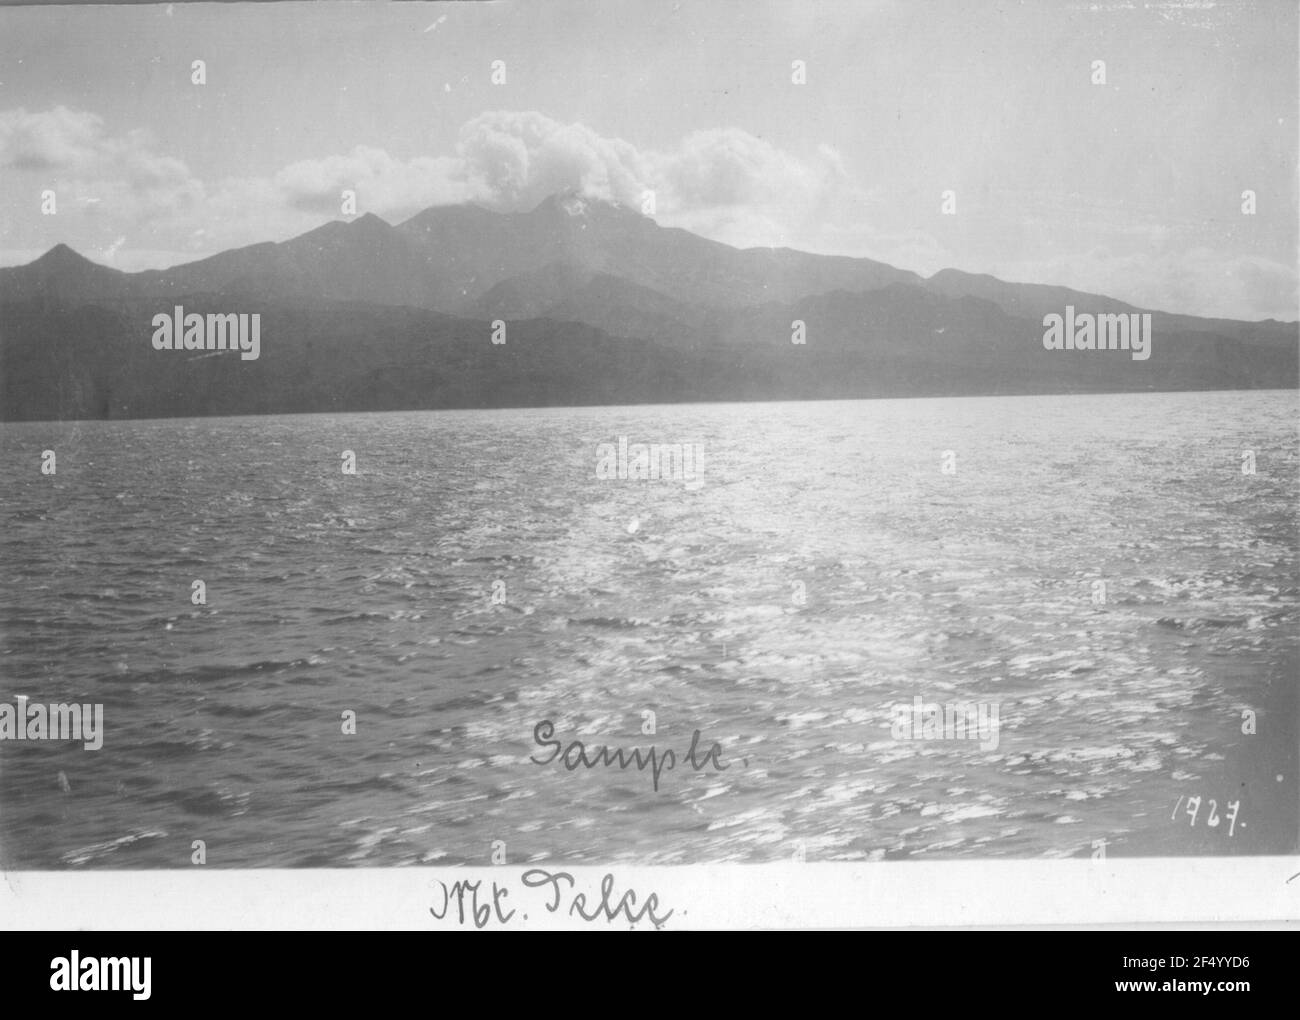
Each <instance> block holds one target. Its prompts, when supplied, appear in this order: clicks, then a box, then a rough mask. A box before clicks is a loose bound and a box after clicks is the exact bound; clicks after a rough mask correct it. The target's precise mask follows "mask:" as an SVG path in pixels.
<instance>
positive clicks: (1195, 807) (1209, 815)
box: [1169, 797, 1246, 839]
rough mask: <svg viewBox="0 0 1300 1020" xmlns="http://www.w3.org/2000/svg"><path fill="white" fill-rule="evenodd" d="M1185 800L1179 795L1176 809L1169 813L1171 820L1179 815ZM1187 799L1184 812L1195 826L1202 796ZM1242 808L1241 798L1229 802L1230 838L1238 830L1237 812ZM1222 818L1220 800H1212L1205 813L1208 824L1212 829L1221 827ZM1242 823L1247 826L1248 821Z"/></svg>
mask: <svg viewBox="0 0 1300 1020" xmlns="http://www.w3.org/2000/svg"><path fill="white" fill-rule="evenodd" d="M1183 800H1184V798H1183V797H1179V798H1178V803H1177V804H1175V805H1174V810H1173V811H1172V812H1171V813H1170V815H1169V818H1170V820H1171V821H1172V820H1174V819H1175V818H1177V816H1178V809H1179V808H1180V807H1182V805H1183ZM1186 800H1187V810H1186V811H1185V812H1183V813H1184V814H1186V815H1188V816H1189V817H1190V818H1191V819H1192V822H1191V824H1192V826H1193V827H1195V825H1196V816H1197V815H1199V814H1200V813H1201V798H1200V797H1187V798H1186ZM1240 809H1241V801H1239V800H1234V801H1232V802H1231V803H1230V804H1228V813H1227V815H1226V817H1227V819H1228V838H1229V839H1231V838H1232V836H1233V834H1234V832H1235V831H1236V828H1237V812H1238V811H1239V810H1240ZM1221 820H1222V819H1220V818H1219V802H1218V801H1217V800H1211V801H1210V807H1209V811H1207V812H1206V815H1205V824H1206V825H1208V826H1209V827H1210V828H1211V829H1217V828H1218V827H1219V823H1220V821H1221ZM1241 824H1242V826H1243V827H1245V824H1246V823H1245V822H1242V823H1241Z"/></svg>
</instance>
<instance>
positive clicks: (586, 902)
mask: <svg viewBox="0 0 1300 1020" xmlns="http://www.w3.org/2000/svg"><path fill="white" fill-rule="evenodd" d="M520 881H522V882H523V884H524V886H525V887H526V888H528V889H543V890H545V892H546V902H544V903H543V904H542V906H543V907H545V909H546V911H547V912H548V913H551V914H556V913H559V912H560V911H561V909H562V908H563V907H564V906H565V905H566V904H567V906H568V910H567V911H566V914H567V916H569V917H580V918H582V919H583V920H584V921H601V920H603V921H605V923H607V924H610V923H613V922H614V921H626V922H628V923H630V924H633V925H635V924H638V923H640V922H641V921H643V920H648V921H649V922H650V923H651V924H653V925H654V926H655V927H656V928H662V927H663V926H664V922H666V921H667V920H668V918H670V917H672V916H673V911H672V910H669V911H667V912H666V913H660V910H661V909H662V907H661V905H660V903H659V894H658V893H654V892H652V893H650V894H649V895H648V896H646V897H645V899H644V900H643V901H642V902H641V903H640V906H639V907H638V902H637V901H638V897H637V893H636V890H635V889H628V890H627V891H626V892H624V893H623V895H622V896H619V897H618V898H617V899H615V890H614V876H613V875H612V874H609V873H608V872H607V873H606V874H605V877H604V878H602V879H601V880H600V897H599V898H598V899H596V898H594V894H593V895H591V896H589V895H588V892H586V891H583V890H581V889H578V888H577V884H578V883H577V879H575V878H574V877H573V876H572V875H571V874H569V873H568V872H567V871H556V872H550V871H547V870H545V869H544V868H529V869H528V870H527V871H525V872H524V873H523V875H522V876H521V878H520ZM437 884H438V887H439V888H440V889H441V901H440V902H435V904H434V906H431V907H430V908H429V913H430V914H432V915H433V916H434V917H436V918H437V919H438V920H439V921H442V920H446V919H448V918H450V919H451V920H452V921H454V922H455V923H457V924H461V925H465V924H472V925H474V927H475V928H486V927H487V926H488V925H489V924H492V923H493V922H495V923H496V924H498V925H505V924H507V923H508V922H509V921H510V920H511V918H513V917H514V916H515V915H516V914H518V913H519V907H513V906H510V905H509V904H508V903H507V901H508V900H509V899H510V889H509V888H508V887H507V886H503V885H502V884H501V883H500V882H497V881H496V880H495V879H494V880H493V881H492V882H491V883H490V888H489V883H487V882H484V881H478V882H471V881H467V880H465V879H462V880H461V881H459V882H453V883H452V884H451V885H450V886H448V885H447V883H446V882H439V883H437ZM434 895H435V898H436V897H437V896H438V894H437V893H435V894H434ZM523 916H524V919H527V917H528V915H527V914H524V915H523Z"/></svg>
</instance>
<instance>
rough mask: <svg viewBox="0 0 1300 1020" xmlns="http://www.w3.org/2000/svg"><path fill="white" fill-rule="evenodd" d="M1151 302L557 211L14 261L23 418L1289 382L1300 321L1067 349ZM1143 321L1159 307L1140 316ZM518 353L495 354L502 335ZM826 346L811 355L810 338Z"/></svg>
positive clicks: (1163, 329)
mask: <svg viewBox="0 0 1300 1020" xmlns="http://www.w3.org/2000/svg"><path fill="white" fill-rule="evenodd" d="M178 304H179V305H183V306H184V308H185V310H186V311H187V312H200V313H228V312H242V313H248V314H251V313H259V314H260V315H261V317H262V319H261V337H262V340H261V356H260V357H259V358H258V359H257V360H255V361H252V360H249V361H244V360H241V359H240V358H239V355H238V354H235V353H229V352H216V353H212V352H207V351H202V352H200V351H185V350H179V351H178V350H172V351H156V350H154V349H153V347H152V346H151V343H150V338H151V336H152V334H153V327H152V325H151V323H152V318H153V316H154V315H155V314H157V313H160V312H163V313H170V312H171V310H172V308H173V307H174V306H175V305H178ZM1066 304H1072V305H1074V306H1075V308H1076V310H1077V311H1079V312H1084V311H1087V312H1112V313H1113V312H1125V311H1129V310H1130V308H1129V306H1127V305H1125V304H1124V303H1122V302H1118V301H1114V300H1112V299H1109V298H1106V297H1104V296H1100V295H1090V294H1084V293H1081V292H1077V291H1072V290H1069V289H1066V288H1058V287H1042V286H1038V285H1029V284H1015V283H1005V282H1003V281H999V280H996V279H994V278H992V277H986V276H975V275H971V274H966V273H960V272H957V271H955V270H945V271H943V272H941V273H937V274H936V275H935V276H933V277H931V278H930V279H929V280H922V279H921V278H920V277H917V276H916V275H915V274H912V273H908V272H904V271H902V270H897V269H893V268H892V267H890V266H886V265H883V264H881V263H877V262H871V261H869V260H866V259H845V258H831V257H826V256H819V255H810V254H806V253H802V252H794V251H789V250H784V249H749V250H739V249H735V248H731V247H728V246H726V245H722V244H718V243H717V242H713V241H708V240H705V239H704V238H700V237H696V236H695V235H692V234H690V233H687V232H686V231H681V230H670V229H665V228H662V227H659V226H657V225H656V224H655V223H654V222H653V221H652V220H650V219H647V218H646V217H643V216H640V215H639V214H637V213H635V212H633V211H632V210H629V209H626V208H623V207H620V206H615V205H611V204H608V203H601V202H595V201H593V200H590V199H583V198H580V197H578V196H576V195H573V194H564V195H558V196H553V197H552V198H551V199H548V200H547V201H545V202H543V203H542V204H541V205H540V206H538V207H537V208H536V209H534V210H532V211H531V212H527V213H517V214H499V213H493V212H489V211H486V210H483V209H478V208H475V207H445V208H436V209H429V210H426V211H425V212H423V213H420V214H419V215H417V216H415V217H412V218H411V219H410V220H407V221H406V222H405V223H403V224H401V225H399V226H397V227H394V226H390V225H389V224H388V223H385V222H384V221H383V220H381V219H379V218H378V217H376V216H363V217H360V218H359V219H357V220H354V221H351V222H348V223H343V222H334V223H328V224H326V225H324V226H322V227H319V228H317V229H316V230H313V231H310V232H309V233H306V234H303V235H302V236H300V237H296V238H293V239H291V240H289V241H285V242H282V243H265V244H258V245H253V246H250V247H247V248H240V249H235V250H232V251H227V252H223V253H221V254H219V255H215V256H213V257H211V258H208V259H203V260H200V261H198V262H192V263H188V264H186V265H182V266H176V267H174V268H172V269H167V270H159V271H150V272H144V273H122V272H118V271H117V270H113V269H109V268H107V267H104V266H99V265H96V264H95V263H92V262H90V261H89V260H87V259H84V258H82V257H81V256H80V255H78V254H77V253H75V252H73V251H72V250H71V249H69V248H67V247H66V246H63V245H59V246H57V247H55V248H53V249H51V251H49V252H47V253H46V254H45V255H43V256H42V257H41V258H39V259H37V260H36V261H35V262H33V263H31V264H29V265H26V266H18V267H14V268H10V269H0V416H3V418H4V419H7V420H14V419H48V418H121V417H158V416H187V415H202V414H244V413H277V412H279V413H288V412H297V411H327V410H337V411H361V410H380V409H402V408H436V407H501V406H532V405H563V404H574V405H577V404H588V405H590V404H618V403H634V402H676V401H694V400H748V399H817V398H827V397H867V396H918V395H963V394H995V393H1072V392H1126V391H1146V390H1178V389H1239V388H1261V387H1269V388H1288V387H1295V386H1296V385H1297V374H1298V371H1300V370H1298V361H1300V359H1298V357H1297V349H1298V344H1297V339H1298V333H1297V326H1296V324H1295V323H1277V322H1265V323H1243V322H1232V321H1228V320H1211V319H1198V318H1195V317H1191V316H1181V315H1173V314H1168V313H1164V312H1157V313H1154V314H1153V317H1152V319H1153V331H1154V335H1155V338H1154V343H1153V354H1152V357H1151V359H1150V360H1148V361H1135V360H1133V359H1132V358H1130V356H1129V354H1128V353H1127V352H1124V351H1047V350H1044V349H1043V345H1042V335H1043V325H1042V321H1043V316H1044V315H1045V314H1048V313H1057V314H1059V313H1061V312H1063V311H1064V307H1065V305H1066ZM1133 310H1134V311H1136V310H1135V309H1133ZM498 319H500V320H506V321H507V322H508V329H507V342H506V343H505V344H504V345H497V344H493V343H491V340H490V335H491V326H490V323H491V322H492V321H493V320H498ZM796 320H798V321H799V322H802V323H803V324H804V329H805V332H806V342H805V343H804V344H802V345H799V344H793V343H791V334H792V324H793V323H794V322H795V321H796Z"/></svg>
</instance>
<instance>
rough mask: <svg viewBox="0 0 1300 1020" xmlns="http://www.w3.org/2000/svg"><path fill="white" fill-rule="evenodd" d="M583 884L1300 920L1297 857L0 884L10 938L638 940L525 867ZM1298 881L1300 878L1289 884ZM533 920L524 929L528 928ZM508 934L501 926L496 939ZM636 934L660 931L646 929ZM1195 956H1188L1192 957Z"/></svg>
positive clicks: (674, 902)
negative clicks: (328, 934)
mask: <svg viewBox="0 0 1300 1020" xmlns="http://www.w3.org/2000/svg"><path fill="white" fill-rule="evenodd" d="M532 867H539V868H544V869H546V870H548V871H550V872H552V873H555V872H558V871H567V872H569V873H570V874H571V875H573V876H574V879H575V880H576V883H577V884H576V885H575V886H574V887H573V891H574V892H577V891H585V892H586V893H587V910H588V913H591V912H592V911H593V909H594V908H595V906H596V904H597V903H598V901H599V899H600V893H599V887H600V883H601V880H602V879H603V878H604V876H605V875H606V874H607V873H610V874H612V875H613V876H614V882H615V896H616V898H617V897H620V896H621V895H622V894H623V892H625V891H626V890H628V889H629V888H631V889H634V890H636V892H637V893H638V897H637V902H638V904H639V903H641V902H643V901H644V899H645V897H646V896H648V895H649V894H650V893H651V892H653V893H656V894H657V895H658V898H659V902H660V904H661V908H660V911H659V912H660V914H663V913H664V912H666V911H667V910H669V909H671V910H672V911H673V914H672V916H671V917H670V918H669V919H668V920H667V923H666V924H665V928H668V929H689V928H706V929H737V928H855V927H868V928H895V927H897V928H903V927H935V926H962V927H993V926H999V927H1005V926H1022V927H1025V926H1030V927H1033V926H1052V925H1070V926H1081V925H1135V924H1138V925H1140V924H1176V925H1191V926H1203V927H1204V926H1210V925H1223V924H1238V925H1240V924H1249V923H1259V922H1279V921H1288V920H1291V921H1294V920H1300V877H1293V876H1297V874H1300V857H1234V858H1213V857H1199V858H1133V859H1120V860H1103V861H1098V860H1091V859H1078V860H1073V859H1072V860H1064V861H1062V860H969V861H967V860H961V861H944V862H938V861H915V862H908V861H901V862H886V863H863V864H853V863H845V864H829V863H828V864H816V863H812V864H795V863H783V864H752V865H749V864H701V865H686V866H677V867H663V866H660V867H638V866H626V867H623V866H618V865H614V866H610V867H594V866H589V865H583V866H575V867H566V866H564V865H560V864H547V863H540V864H534V865H525V866H520V865H503V866H500V867H477V868H424V867H414V868H363V869H320V870H307V869H303V870H283V869H267V870H264V871H262V870H222V869H215V868H206V867H203V866H196V867H194V869H193V870H191V871H173V870H168V871H100V872H88V871H57V872H56V871H26V872H23V871H13V872H8V873H6V874H5V875H4V876H3V878H4V882H3V884H0V927H4V928H7V929H18V930H50V931H63V930H72V929H83V930H91V931H101V930H114V929H141V930H211V929H215V930H227V929H252V930H268V929H270V930H274V929H290V930H337V929H351V930H356V929H360V930H408V929H415V930H447V929H457V928H464V929H466V930H471V931H473V930H476V928H475V926H474V925H473V924H472V923H468V922H467V923H466V924H464V925H461V924H459V923H458V922H457V920H456V916H455V911H452V912H451V913H449V914H448V916H447V917H446V918H445V919H444V920H438V919H436V918H435V917H434V916H433V915H432V914H431V913H430V907H435V908H437V909H438V910H439V911H441V910H442V908H443V894H442V890H441V887H440V886H439V883H440V882H442V883H446V885H447V886H451V885H452V884H453V883H455V882H457V881H470V882H476V881H483V882H484V886H483V896H482V899H481V900H480V902H490V899H491V897H490V895H489V891H490V889H491V886H492V883H493V881H495V882H497V883H498V885H499V886H501V887H503V888H506V889H507V890H508V897H507V898H506V899H505V900H504V901H503V902H504V905H505V908H506V910H509V909H510V908H512V907H515V908H518V910H517V912H516V914H515V917H514V918H512V919H511V921H510V922H509V923H508V924H506V925H505V926H504V927H506V928H509V929H521V928H522V929H537V928H542V929H554V928H587V929H597V930H609V929H622V930H627V929H629V928H630V927H632V925H630V924H629V923H628V922H627V921H625V920H621V919H620V921H619V922H616V923H611V922H608V921H606V920H604V919H603V918H602V919H599V920H596V921H592V922H586V921H582V920H581V919H580V918H577V917H576V916H575V917H569V916H567V914H566V912H567V910H568V908H569V902H570V899H571V897H569V898H566V899H565V901H564V902H563V903H562V905H561V909H560V911H559V912H557V913H549V912H548V911H547V910H546V909H545V908H546V905H547V903H548V902H549V901H550V900H551V899H552V896H551V894H550V893H549V892H548V890H547V889H546V888H544V887H543V888H528V887H525V886H524V885H523V884H522V883H521V881H520V877H521V875H522V874H523V873H524V872H525V871H527V870H528V869H529V868H532ZM1288 879H1292V880H1291V881H1288ZM525 913H527V914H528V920H527V921H526V922H525V921H524V920H523V915H524V914H525ZM501 927H502V925H500V924H499V923H497V921H496V919H495V918H493V919H492V920H491V921H490V922H489V923H488V924H487V925H486V926H485V930H487V929H499V928H501ZM636 927H637V928H638V929H646V928H650V927H653V926H652V925H651V924H650V923H649V922H648V921H644V920H643V921H642V922H641V923H640V924H638V925H636ZM1194 948H1195V947H1194V946H1188V949H1189V950H1191V949H1194Z"/></svg>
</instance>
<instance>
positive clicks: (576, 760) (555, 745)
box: [528, 719, 730, 793]
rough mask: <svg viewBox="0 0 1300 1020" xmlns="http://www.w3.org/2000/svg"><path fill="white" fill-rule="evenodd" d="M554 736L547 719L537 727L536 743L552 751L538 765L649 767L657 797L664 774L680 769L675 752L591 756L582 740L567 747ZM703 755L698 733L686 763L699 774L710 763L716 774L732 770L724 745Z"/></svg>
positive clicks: (607, 751)
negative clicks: (724, 761)
mask: <svg viewBox="0 0 1300 1020" xmlns="http://www.w3.org/2000/svg"><path fill="white" fill-rule="evenodd" d="M554 736H555V724H554V723H552V722H551V720H549V719H543V720H542V721H541V722H539V723H538V724H537V725H536V726H534V727H533V741H534V742H535V743H536V744H537V746H538V747H549V748H551V753H550V755H548V756H547V757H546V758H542V759H539V758H537V757H535V756H533V755H530V756H529V758H528V760H529V761H531V762H532V763H533V764H534V765H549V764H550V763H551V762H553V761H555V760H556V759H559V761H560V763H561V764H562V765H563V766H564V767H565V768H566V769H568V770H569V771H570V772H573V771H575V770H577V769H580V768H587V769H594V768H596V767H597V766H604V767H605V768H610V767H611V766H617V767H618V768H619V769H620V770H622V769H626V768H627V767H628V766H629V765H635V766H636V768H637V771H638V772H644V771H645V769H646V766H649V767H650V775H651V777H652V781H653V784H654V789H655V792H656V793H658V792H659V779H660V777H661V776H662V775H663V773H664V771H665V770H666V771H668V772H671V771H672V770H673V768H674V767H675V766H676V765H677V754H676V753H675V752H674V751H671V750H668V751H664V752H663V754H662V755H661V754H660V753H659V749H658V748H656V747H655V746H654V745H653V744H651V745H650V749H649V750H648V751H645V752H643V751H642V750H641V748H639V747H634V748H632V750H631V752H628V751H625V750H624V749H623V748H621V747H616V748H610V747H608V746H601V747H598V748H596V749H595V750H594V751H593V752H592V753H591V755H590V756H589V755H588V752H587V747H586V745H585V744H583V742H582V741H581V740H573V741H570V742H569V744H568V746H567V747H566V746H565V744H564V742H563V741H562V740H555V739H553V738H554ZM561 748H563V750H561ZM699 754H700V731H699V730H696V731H695V733H694V734H693V735H692V736H691V746H690V747H689V748H687V750H686V752H685V759H686V763H687V764H688V765H690V767H691V768H693V769H694V770H695V771H696V772H703V771H704V770H705V769H706V768H707V767H708V766H709V763H710V762H712V764H713V769H714V771H716V772H725V771H726V770H727V769H728V768H729V767H730V766H727V765H723V764H722V760H721V757H720V756H721V754H722V745H721V744H719V743H718V742H717V741H714V743H713V746H712V747H711V748H709V750H708V751H706V752H705V754H704V757H703V758H700V756H699Z"/></svg>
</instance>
